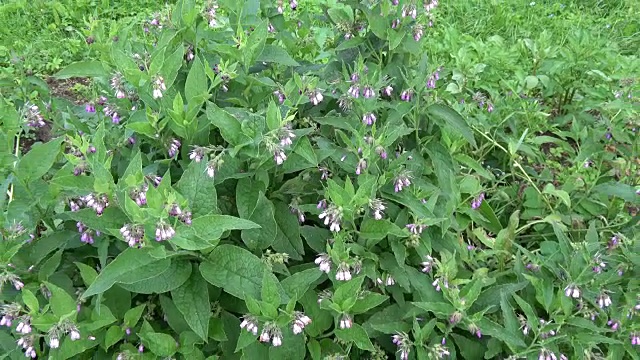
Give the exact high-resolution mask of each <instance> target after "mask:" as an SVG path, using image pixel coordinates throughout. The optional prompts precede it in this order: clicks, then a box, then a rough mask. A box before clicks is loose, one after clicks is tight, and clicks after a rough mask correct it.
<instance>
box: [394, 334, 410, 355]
mask: <svg viewBox="0 0 640 360" xmlns="http://www.w3.org/2000/svg"><path fill="white" fill-rule="evenodd" d="M391 339H392V342H393V343H394V344H396V346H398V352H399V353H400V360H407V359H409V352H410V351H411V341H410V340H409V335H407V334H406V333H397V334H395V335H393V336H392V337H391Z"/></svg>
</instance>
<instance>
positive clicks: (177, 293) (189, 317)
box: [171, 265, 211, 341]
mask: <svg viewBox="0 0 640 360" xmlns="http://www.w3.org/2000/svg"><path fill="white" fill-rule="evenodd" d="M194 266H195V265H194ZM171 298H172V299H173V303H174V304H175V305H176V307H177V308H178V311H180V313H181V314H182V316H183V317H184V319H185V320H186V322H187V324H189V327H191V329H192V330H193V331H194V332H195V333H196V334H198V336H200V338H202V340H205V341H206V340H207V338H208V331H209V318H210V317H211V305H210V304H209V289H208V286H207V283H206V282H205V281H204V279H203V278H202V276H200V273H199V272H198V271H197V269H196V270H195V271H192V272H191V277H189V279H188V280H187V282H185V283H184V284H183V285H182V286H180V287H179V288H177V289H175V290H173V291H171Z"/></svg>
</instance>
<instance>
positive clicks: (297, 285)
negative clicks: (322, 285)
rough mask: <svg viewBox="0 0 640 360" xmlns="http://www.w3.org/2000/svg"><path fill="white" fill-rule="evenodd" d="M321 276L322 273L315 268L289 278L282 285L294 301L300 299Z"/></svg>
mask: <svg viewBox="0 0 640 360" xmlns="http://www.w3.org/2000/svg"><path fill="white" fill-rule="evenodd" d="M321 276H322V271H320V270H318V269H317V268H316V267H313V268H311V269H307V270H302V271H299V272H297V273H295V274H293V275H291V276H289V277H288V278H286V279H284V280H282V281H281V282H280V284H281V285H282V287H283V288H284V291H285V292H286V293H287V294H288V295H289V297H291V298H292V299H300V298H301V297H302V296H303V295H304V294H305V293H306V292H307V290H309V288H310V287H311V286H313V284H314V282H315V281H317V280H318V279H319V278H320V277H321Z"/></svg>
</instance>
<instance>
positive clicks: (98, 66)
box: [54, 60, 109, 79]
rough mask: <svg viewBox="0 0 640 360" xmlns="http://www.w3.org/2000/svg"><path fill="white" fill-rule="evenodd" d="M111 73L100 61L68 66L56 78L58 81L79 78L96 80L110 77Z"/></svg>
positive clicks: (76, 63) (82, 62)
mask: <svg viewBox="0 0 640 360" xmlns="http://www.w3.org/2000/svg"><path fill="white" fill-rule="evenodd" d="M108 76H109V72H108V70H107V69H105V67H104V65H103V62H102V61H98V60H89V61H79V62H75V63H72V64H69V65H67V66H66V67H65V68H64V69H62V70H60V71H58V72H57V73H56V74H55V75H54V77H55V78H57V79H69V78H73V77H78V78H96V77H104V78H106V77H108Z"/></svg>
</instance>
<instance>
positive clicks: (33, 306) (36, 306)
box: [21, 288, 40, 313]
mask: <svg viewBox="0 0 640 360" xmlns="http://www.w3.org/2000/svg"><path fill="white" fill-rule="evenodd" d="M21 293H22V302H23V303H24V304H25V305H27V307H28V308H29V311H30V312H32V313H38V312H40V303H39V302H38V298H37V297H36V296H35V295H34V294H33V293H32V292H31V291H30V290H29V289H25V288H23V289H22V290H21Z"/></svg>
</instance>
